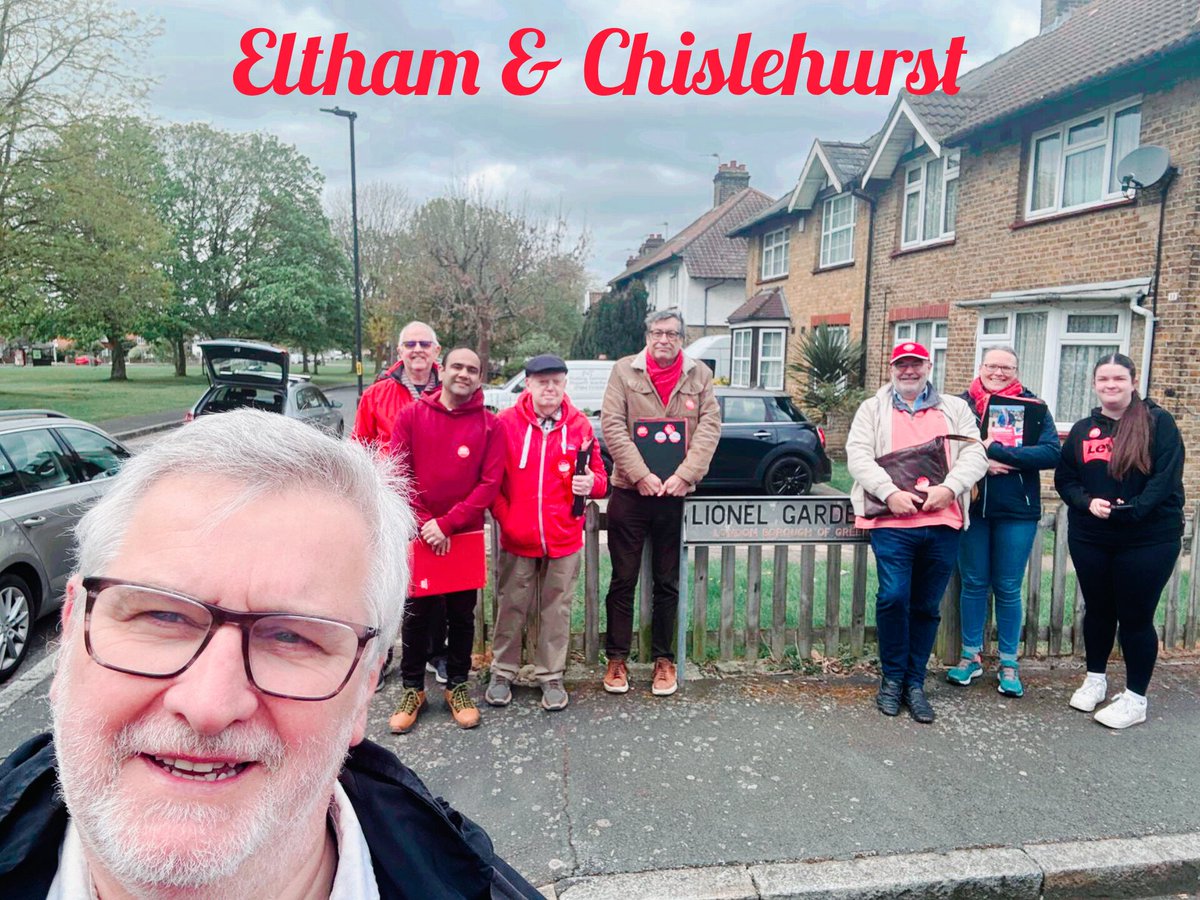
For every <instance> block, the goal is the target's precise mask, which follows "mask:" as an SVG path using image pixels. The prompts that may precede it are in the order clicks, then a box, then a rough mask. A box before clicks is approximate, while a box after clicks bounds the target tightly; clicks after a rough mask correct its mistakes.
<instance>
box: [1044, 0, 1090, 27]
mask: <svg viewBox="0 0 1200 900" xmlns="http://www.w3.org/2000/svg"><path fill="white" fill-rule="evenodd" d="M1091 2H1092V0H1042V28H1041V33H1042V34H1045V33H1046V32H1047V31H1049V30H1050V28H1051V27H1052V26H1053V25H1054V24H1055V23H1056V22H1058V21H1059V20H1060V19H1061V18H1062V17H1063V16H1065V15H1066V14H1067V13H1068V12H1070V11H1071V10H1072V9H1074V8H1075V7H1077V6H1086V5H1087V4H1088V3H1091Z"/></svg>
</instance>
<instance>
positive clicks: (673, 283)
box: [667, 266, 679, 309]
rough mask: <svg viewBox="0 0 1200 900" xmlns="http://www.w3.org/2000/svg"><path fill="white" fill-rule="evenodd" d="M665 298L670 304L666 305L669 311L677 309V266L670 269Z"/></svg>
mask: <svg viewBox="0 0 1200 900" xmlns="http://www.w3.org/2000/svg"><path fill="white" fill-rule="evenodd" d="M667 296H668V297H669V298H670V302H669V303H668V304H667V306H668V308H670V309H679V266H675V268H673V269H671V274H670V275H669V276H668V280H667Z"/></svg>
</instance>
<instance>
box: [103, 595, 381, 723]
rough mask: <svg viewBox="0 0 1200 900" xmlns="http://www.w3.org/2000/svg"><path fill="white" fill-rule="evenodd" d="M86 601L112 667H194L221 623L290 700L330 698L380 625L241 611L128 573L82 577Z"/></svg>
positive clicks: (160, 671) (272, 687)
mask: <svg viewBox="0 0 1200 900" xmlns="http://www.w3.org/2000/svg"><path fill="white" fill-rule="evenodd" d="M83 588H84V590H85V591H86V592H87V606H86V612H85V615H84V620H83V640H84V645H85V646H86V647H87V652H88V655H89V656H91V658H92V659H94V660H95V661H96V662H97V663H99V664H100V665H102V666H104V667H105V668H106V669H113V670H114V671H117V672H125V673H126V674H129V675H142V676H144V677H146V678H174V677H175V676H176V675H179V674H181V673H183V672H185V671H187V669H188V667H189V666H191V664H192V663H194V662H195V661H196V660H197V659H199V657H200V654H201V653H203V652H204V648H205V647H207V646H208V644H209V642H210V641H211V640H212V637H213V635H214V634H216V632H217V629H218V628H220V627H221V626H223V625H233V626H236V627H237V628H238V629H240V630H241V632H242V661H243V664H244V665H245V667H246V677H247V678H248V679H249V681H250V683H251V684H253V685H254V686H255V687H256V688H258V690H260V691H262V692H263V693H264V694H270V695H271V696H272V697H282V698H284V699H286V700H328V699H329V698H330V697H333V696H335V695H336V694H337V693H338V692H339V691H341V689H342V688H344V687H345V686H346V684H347V682H349V681H350V676H351V674H352V673H353V672H354V668H355V666H357V665H358V661H359V659H360V658H361V657H362V652H363V648H364V647H365V646H366V645H367V642H368V641H370V640H371V639H372V638H374V637H376V636H377V635H378V634H379V630H378V629H376V628H371V627H369V626H367V625H354V624H352V623H350V622H341V621H338V620H337V619H325V618H322V617H320V616H303V615H294V614H292V613H282V612H237V611H235V610H229V609H225V608H224V607H220V606H214V605H213V604H211V603H205V602H204V601H202V600H197V599H195V598H194V597H188V596H187V595H185V594H178V593H176V592H174V591H168V590H164V589H162V588H155V587H149V586H147V585H144V584H135V583H133V582H129V581H121V580H119V579H116V578H98V577H89V578H84V579H83Z"/></svg>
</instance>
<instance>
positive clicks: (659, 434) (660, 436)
mask: <svg viewBox="0 0 1200 900" xmlns="http://www.w3.org/2000/svg"><path fill="white" fill-rule="evenodd" d="M654 440H656V441H658V443H660V444H662V443H665V442H666V440H667V433H666V432H665V431H656V432H654Z"/></svg>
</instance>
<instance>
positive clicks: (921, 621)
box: [846, 341, 988, 725]
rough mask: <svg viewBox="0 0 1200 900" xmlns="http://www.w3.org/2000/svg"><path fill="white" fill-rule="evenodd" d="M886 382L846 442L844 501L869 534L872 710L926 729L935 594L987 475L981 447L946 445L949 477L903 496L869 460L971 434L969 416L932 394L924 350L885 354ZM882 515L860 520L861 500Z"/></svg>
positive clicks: (953, 401) (959, 404)
mask: <svg viewBox="0 0 1200 900" xmlns="http://www.w3.org/2000/svg"><path fill="white" fill-rule="evenodd" d="M891 363H892V364H891V370H892V378H891V381H889V382H888V383H887V384H885V385H884V386H883V387H881V388H880V389H879V390H878V391H877V392H876V393H875V396H874V397H869V398H867V400H866V401H864V402H863V404H862V406H860V407H859V408H858V412H857V413H855V415H854V421H853V422H852V423H851V425H850V434H849V435H848V436H847V438H846V468H847V469H848V470H849V472H850V476H851V477H852V478H853V479H854V485H853V487H851V489H850V502H851V503H852V504H853V505H854V512H855V514H856V515H855V525H857V526H858V527H859V528H864V529H867V530H868V533H869V534H870V538H871V550H872V551H873V552H874V554H875V569H876V572H877V574H878V576H879V593H878V596H877V597H876V600H875V624H876V628H877V631H878V636H879V667H880V668H881V669H882V670H883V677H882V679H881V680H880V683H879V691H878V693H877V694H876V696H875V705H876V706H878V707H879V711H880V712H882V713H883V714H884V715H885V716H895V715H899V713H900V708H901V707H902V706H907V707H908V712H909V715H911V716H912V718H913V719H915V720H916V721H917V722H920V723H922V724H926V725H927V724H929V723H931V722H933V720H934V711H933V706H932V705H931V704H930V703H929V699H928V698H927V697H926V696H925V667H926V666H927V665H928V663H929V654H930V653H931V652H932V651H933V641H934V638H935V637H936V636H937V629H938V623H939V622H940V621H941V603H942V594H944V593H945V592H946V585H947V584H948V583H949V582H950V575H951V573H952V572H953V571H954V566H955V563H956V562H957V561H958V539H959V535H960V534H961V533H962V532H963V531H965V530H966V528H967V526H968V525H969V524H970V518H969V516H968V514H967V510H968V506H969V505H970V500H971V486H972V485H973V484H975V482H977V481H978V480H979V479H980V478H982V477H983V476H984V475H985V474H987V468H988V461H987V455H986V454H985V453H984V452H983V447H982V445H981V444H980V443H979V442H978V441H975V442H973V443H968V442H959V441H945V442H944V444H945V452H946V462H947V465H948V468H949V471H948V472H947V474H946V477H945V478H944V479H942V480H941V482H940V483H938V484H930V483H928V479H926V480H924V481H921V480H920V479H918V481H917V484H916V485H915V487H914V488H913V489H912V490H904V489H902V488H901V487H900V486H898V485H897V484H895V483H894V482H893V481H892V476H891V475H890V474H888V472H887V470H886V469H884V468H883V466H881V465H880V464H879V463H878V462H877V460H878V459H879V457H881V456H883V455H884V454H887V453H891V452H893V451H896V450H902V449H905V448H908V447H917V446H919V445H921V444H924V443H927V442H928V441H932V440H936V439H938V438H942V437H944V436H946V435H963V436H968V437H969V436H975V437H978V435H979V426H978V425H977V424H976V423H975V413H974V412H972V410H971V407H969V406H968V405H967V404H966V402H965V401H964V400H962V399H961V398H959V397H953V396H950V395H949V394H942V393H939V391H938V389H937V388H936V387H935V386H934V384H933V382H932V381H930V380H929V376H930V373H931V372H932V371H933V364H932V362H931V361H930V359H929V351H928V350H927V349H925V347H923V346H922V345H921V344H918V343H915V342H914V341H904V342H902V343H899V344H897V345H896V346H895V348H894V349H893V350H892V361H891ZM867 494H871V495H872V496H873V497H875V498H877V499H878V500H880V501H882V503H884V504H886V506H887V512H886V513H884V514H883V515H879V516H875V517H870V518H868V517H867V515H866V512H867V508H866V507H867V504H866V495H867Z"/></svg>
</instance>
